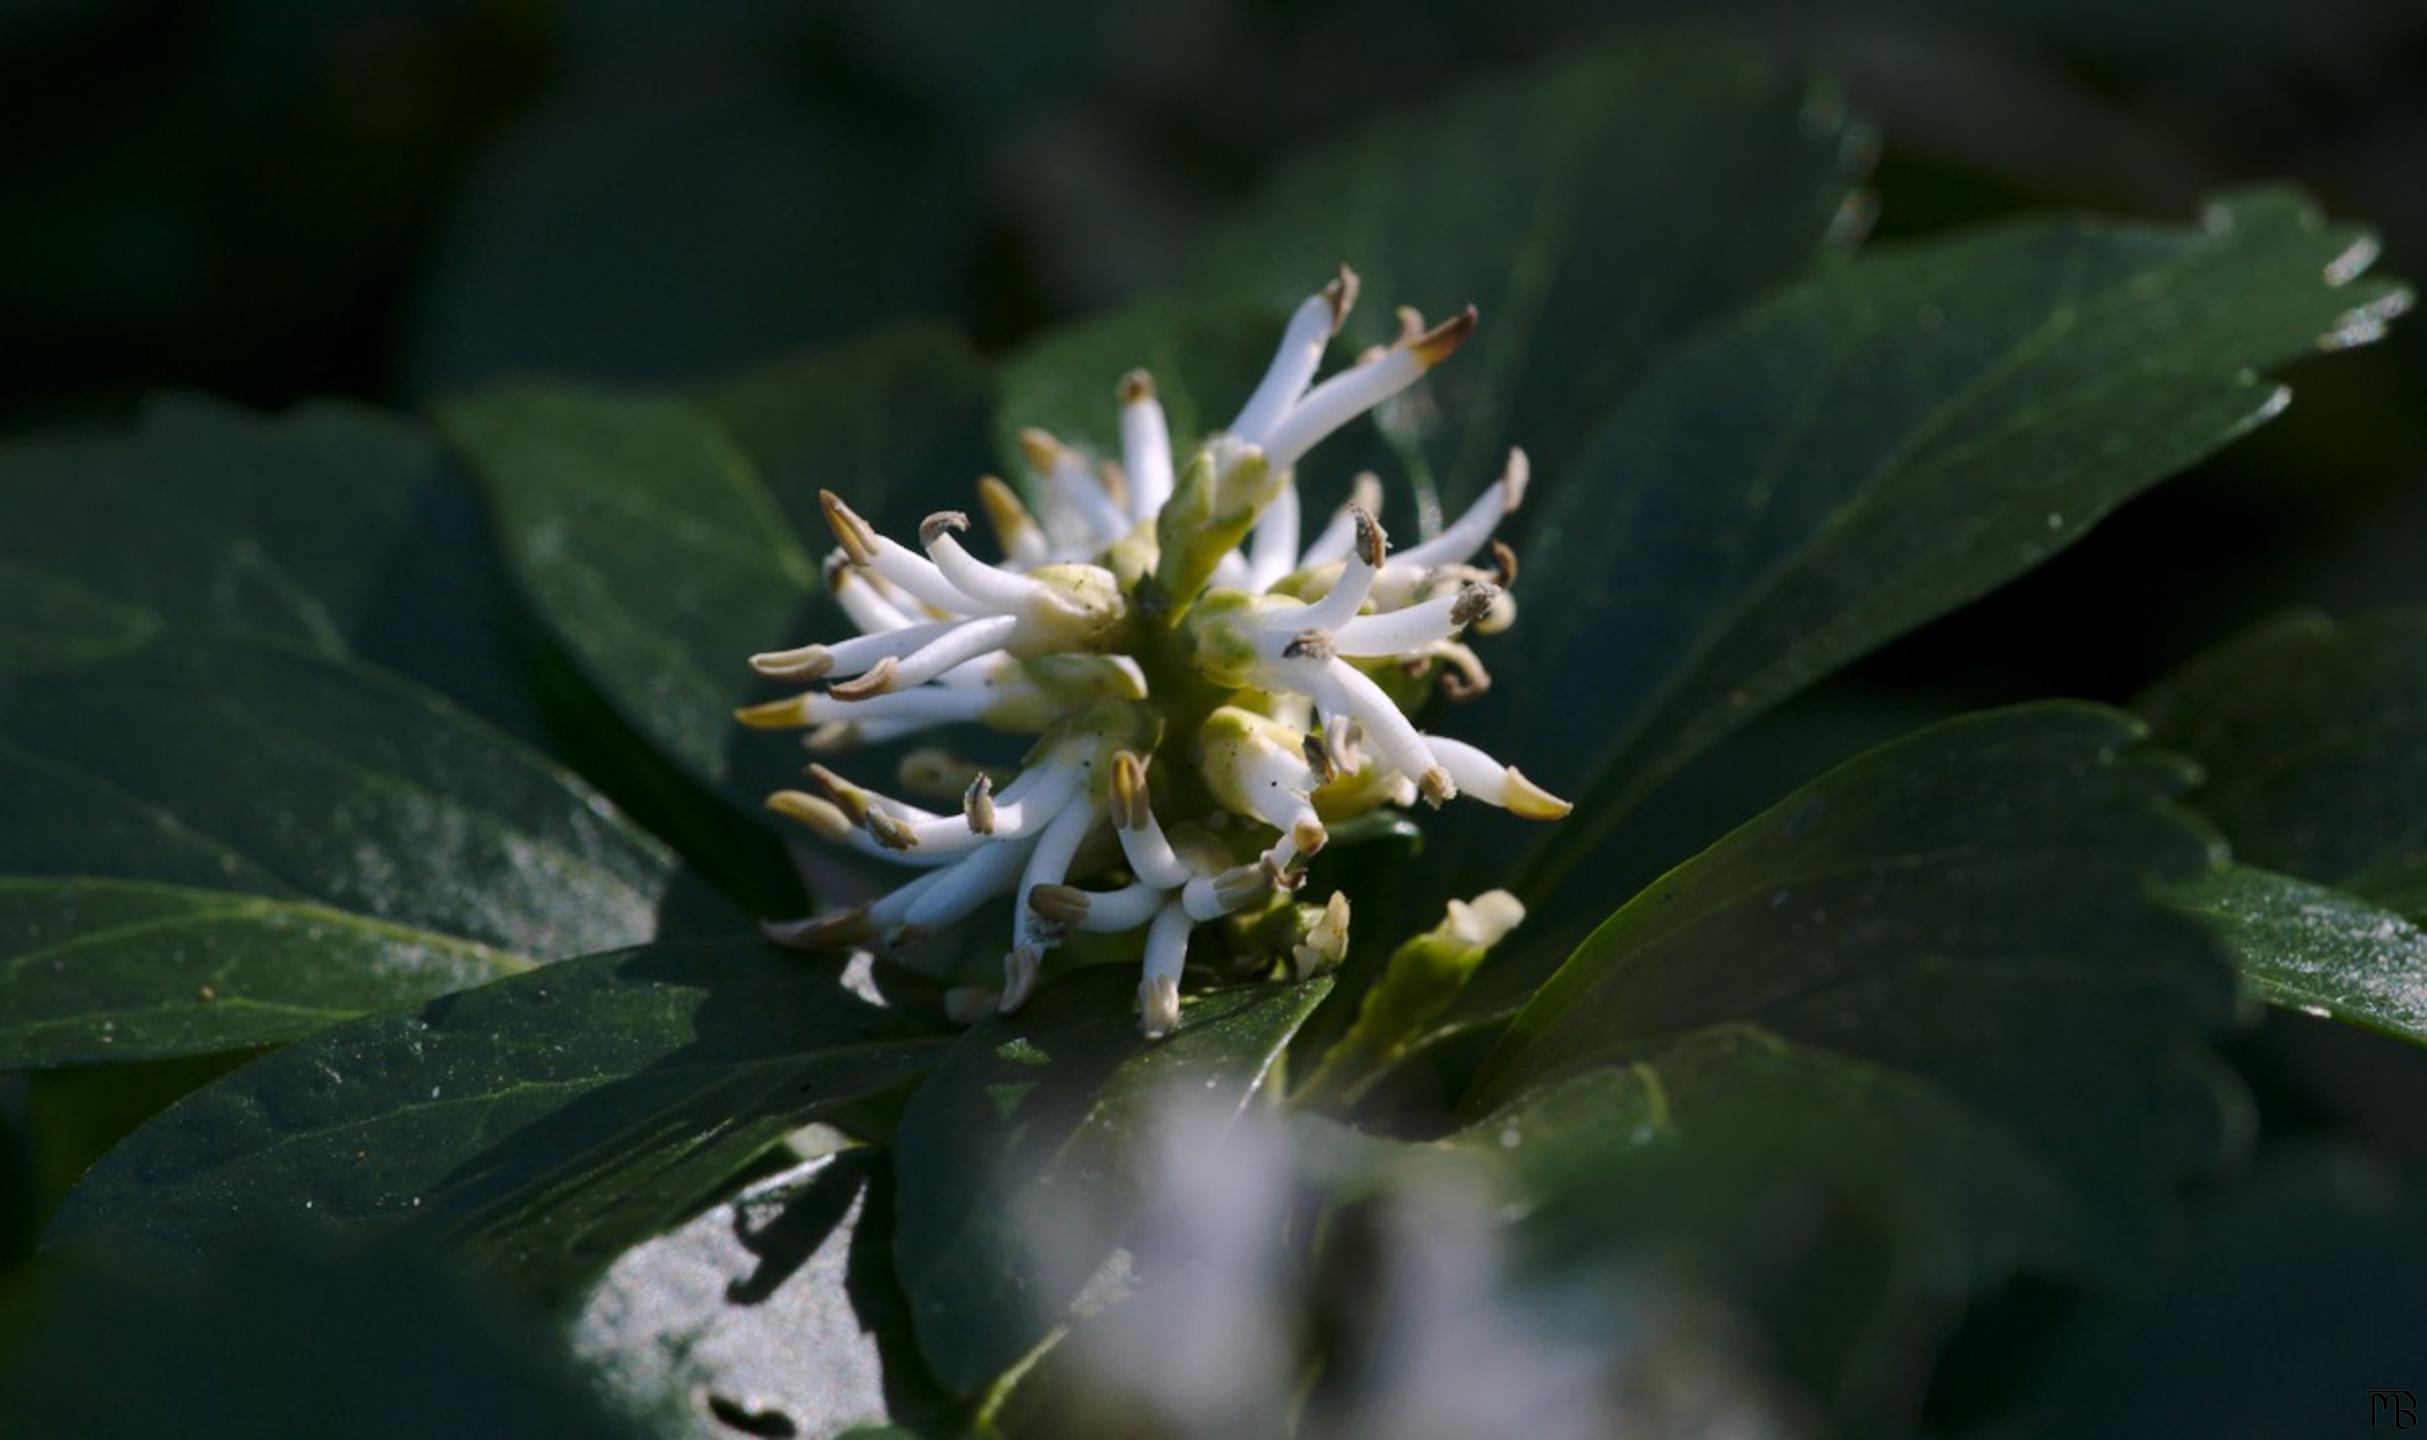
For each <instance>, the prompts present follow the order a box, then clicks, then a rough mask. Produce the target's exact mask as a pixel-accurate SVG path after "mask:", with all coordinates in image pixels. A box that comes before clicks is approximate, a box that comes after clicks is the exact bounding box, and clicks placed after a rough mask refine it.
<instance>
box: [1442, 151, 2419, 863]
mask: <svg viewBox="0 0 2427 1440" xmlns="http://www.w3.org/2000/svg"><path fill="white" fill-rule="evenodd" d="M2373 253H2374V249H2373V242H2371V241H2370V240H2369V239H2368V237H2367V236H2366V235H2364V234H2363V233H2361V232H2359V231H2357V230H2354V229H2351V228H2348V227H2340V226H2330V225H2327V224H2325V223H2324V222H2323V221H2322V220H2320V218H2319V217H2318V215H2317V214H2316V212H2315V211H2314V210H2313V209H2311V208H2310V207H2309V206H2308V205H2307V204H2306V203H2305V202H2303V201H2302V200H2300V199H2299V198H2297V197H2294V196H2290V195H2286V194H2283V193H2279V192H2262V193H2253V194H2244V195H2239V196H2235V197H2231V198H2228V199H2225V200H2222V201H2219V202H2217V203H2216V204H2214V205H2213V206H2211V208H2210V209H2209V211H2208V213H2207V214H2206V216H2205V217H2204V218H2203V221H2202V223H2201V225H2200V226H2199V227H2197V228H2195V229H2186V228H2178V227H2155V226H2142V225H2125V224H2115V223H2110V222H2103V221H2085V220H2074V219H2029V220H2022V221H2017V222H2014V223H2010V224H2005V225H2000V226H1996V227H1993V228H1989V229H1985V230H1982V231H1979V232H1976V233H1974V234H1970V235H1965V236H1959V237H1956V238H1953V239H1949V240H1944V241H1933V242H1928V243H1921V244H1912V245H1906V246H1902V247H1897V248H1895V249H1891V250H1883V251H1877V252H1873V253H1871V254H1869V255H1867V256H1865V257H1864V258H1863V259H1861V260H1858V261H1856V262H1854V263H1852V264H1850V265H1847V266H1845V267H1843V268H1840V269H1837V270H1833V271H1830V272H1828V273H1826V274H1823V275H1819V276H1816V277H1814V278H1812V279H1809V280H1806V281H1804V282H1802V283H1801V284H1799V285H1797V286H1795V287H1794V288H1792V289H1790V290H1788V291H1786V292H1784V293H1782V294H1780V295H1777V296H1775V297H1773V298H1772V299H1769V300H1767V301H1764V302H1762V303H1760V304H1757V305H1754V306H1752V307H1751V308H1749V309H1747V310H1745V311H1743V312H1741V313H1740V314H1738V315H1737V316H1735V317H1734V318H1732V319H1729V320H1726V321H1724V322H1722V323H1720V324H1718V325H1716V326H1714V327H1712V328H1710V329H1708V330H1705V331H1704V332H1702V333H1701V334H1700V335H1698V336H1697V337H1696V338H1695V339H1693V340H1692V341H1690V342H1689V343H1688V344H1686V345H1685V346H1684V347H1682V348H1681V349H1679V350H1678V351H1677V352H1675V353H1674V354H1673V355H1672V356H1671V357H1670V358H1669V359H1667V360H1666V361H1665V362H1664V363H1663V364H1662V365H1661V366H1660V367H1659V370H1658V372H1657V373H1656V374H1655V375H1654V376H1653V377H1652V379H1651V380H1650V381H1648V382H1647V383H1646V384H1645V385H1643V386H1642V387H1641V388H1639V389H1637V390H1636V391H1635V392H1634V393H1633V394H1632V395H1631V396H1630V397H1629V398H1628V400H1627V402H1626V403H1625V404H1624V405H1622V406H1621V407H1619V408H1618V409H1617V410H1616V411H1615V412H1613V413H1612V414H1611V415H1609V416H1608V417H1607V423H1606V425H1605V426H1604V427H1603V428H1602V430H1601V431H1600V433H1599V436H1598V438H1597V439H1596V440H1595V441H1594V442H1593V443H1592V444H1591V445H1590V446H1589V447H1588V449H1587V451H1586V453H1585V454H1584V455H1583V456H1582V458H1580V459H1579V460H1578V462H1577V464H1576V465H1575V467H1574V468H1573V470H1572V472H1571V473H1569V474H1566V475H1562V476H1558V477H1555V478H1553V479H1552V480H1550V481H1549V482H1548V483H1546V484H1544V485H1542V486H1541V487H1540V488H1541V490H1542V492H1543V497H1542V500H1541V501H1540V503H1539V505H1538V506H1537V507H1536V511H1537V513H1536V514H1535V515H1534V517H1533V520H1532V523H1531V525H1530V527H1529V528H1528V530H1527V534H1528V536H1529V537H1530V549H1529V550H1528V553H1527V556H1526V560H1527V566H1526V571H1525V576H1524V578H1523V579H1522V580H1521V581H1520V590H1521V594H1522V595H1531V596H1535V597H1538V598H1536V599H1535V600H1532V601H1530V602H1527V603H1526V605H1525V608H1524V612H1523V615H1522V618H1521V622H1520V627H1519V629H1518V630H1517V631H1516V632H1515V634H1514V636H1513V637H1512V639H1513V642H1514V643H1510V644H1505V645H1501V646H1497V647H1493V648H1491V649H1490V650H1489V651H1488V652H1487V654H1486V658H1487V660H1488V661H1489V662H1490V663H1491V665H1492V666H1493V668H1494V670H1495V672H1496V674H1497V678H1498V684H1497V685H1496V687H1495V689H1494V691H1493V693H1492V694H1491V695H1490V696H1489V697H1488V698H1487V699H1486V700H1485V701H1484V702H1483V703H1482V704H1479V705H1476V706H1472V707H1469V708H1468V709H1467V710H1466V711H1465V712H1463V713H1462V715H1461V717H1460V718H1461V720H1462V722H1464V723H1462V724H1461V726H1460V727H1459V733H1460V734H1461V735H1462V737H1464V738H1466V739H1469V740H1471V741H1473V742H1475V743H1477V744H1481V745H1483V746H1484V747H1485V748H1486V749H1490V750H1494V751H1496V752H1501V753H1510V754H1521V755H1523V756H1524V757H1525V760H1526V769H1527V771H1528V773H1529V774H1532V775H1533V776H1534V777H1535V778H1537V779H1539V780H1541V781H1542V782H1543V783H1544V784H1547V785H1549V786H1551V787H1552V788H1553V789H1554V790H1558V791H1560V792H1561V793H1563V794H1567V795H1570V796H1571V797H1573V798H1574V799H1576V801H1577V802H1578V805H1577V815H1576V817H1575V818H1574V819H1572V820H1570V821H1569V822H1567V824H1566V825H1565V826H1564V827H1562V829H1561V830H1560V831H1559V832H1557V833H1553V834H1550V835H1547V836H1544V835H1539V834H1537V835H1535V836H1530V837H1525V839H1523V840H1519V839H1516V838H1514V832H1513V831H1512V830H1511V829H1510V828H1509V825H1508V824H1507V823H1506V822H1499V817H1490V816H1485V817H1478V818H1477V819H1475V820H1473V821H1470V822H1469V823H1466V824H1462V825H1460V826H1458V827H1455V828H1454V829H1453V830H1451V831H1449V832H1446V833H1444V834H1443V835H1442V836H1441V837H1440V840H1439V843H1437V844H1436V846H1435V854H1436V856H1437V857H1440V859H1439V863H1441V864H1443V865H1444V866H1445V867H1447V868H1448V869H1449V871H1450V873H1451V874H1452V875H1453V876H1454V877H1459V878H1463V879H1465V880H1468V881H1480V880H1483V879H1486V878H1488V877H1490V876H1498V875H1501V874H1505V873H1508V871H1509V868H1510V867H1509V864H1508V861H1507V859H1506V857H1507V855H1508V852H1509V849H1510V847H1511V846H1512V845H1517V844H1525V845H1528V846H1529V847H1530V848H1529V851H1528V856H1527V858H1529V859H1530V860H1531V861H1532V862H1533V863H1530V864H1529V863H1520V864H1519V865H1518V866H1517V867H1516V873H1518V874H1520V875H1523V876H1525V877H1526V879H1525V882H1524V889H1525V890H1526V892H1527V893H1528V894H1530V895H1536V896H1539V895H1542V894H1545V893H1547V892H1548V891H1549V889H1550V888H1551V887H1552V886H1553V885H1555V884H1556V883H1557V882H1558V880H1559V879H1560V878H1561V877H1562V876H1564V875H1567V874H1570V873H1572V872H1574V871H1576V870H1577V869H1578V868H1579V867H1583V866H1587V865H1589V864H1591V863H1592V859H1591V857H1592V856H1593V855H1594V853H1595V847H1596V844H1597V842H1599V841H1600V840H1601V839H1602V838H1604V837H1605V836H1606V835H1608V834H1609V833H1610V832H1611V831H1612V830H1613V829H1614V828H1615V827H1616V826H1617V824H1618V821H1619V820H1620V818H1621V817H1622V816H1623V815H1624V814H1625V813H1626V812H1627V811H1628V810H1629V809H1630V807H1632V806H1633V805H1634V803H1635V802H1636V801H1637V800H1639V799H1640V798H1642V796H1643V795H1644V794H1645V793H1646V792H1648V791H1649V790H1650V789H1652V788H1653V787H1654V786H1656V785H1658V784H1659V783H1660V782H1661V781H1662V780H1663V779H1664V778H1666V777H1667V776H1668V775H1670V774H1671V773H1673V772H1674V771H1675V770H1676V769H1677V768H1678V767H1679V766H1680V765H1681V764H1682V763H1683V762H1684V761H1686V760H1687V759H1689V758H1690V757H1691V756H1693V755H1694V754H1695V753H1697V752H1698V751H1700V750H1702V749H1704V748H1706V747H1707V746H1709V745H1710V744H1711V743H1712V742H1713V741H1715V740H1717V739H1718V738H1719V737H1721V736H1723V735H1725V734H1726V733H1728V732H1729V731H1731V730H1733V729H1734V728H1736V727H1738V726H1740V725H1741V724H1743V723H1744V722H1745V721H1746V720H1747V719H1748V718H1750V717H1751V716H1752V715H1754V714H1755V713H1757V712H1759V711H1760V710H1762V709H1764V708H1766V707H1768V706H1770V705H1773V704H1775V703H1776V702H1778V701H1779V700H1781V699H1783V698H1785V697H1787V696H1788V695H1791V694H1793V693H1794V692H1795V691H1796V690H1798V689H1800V688H1802V687H1804V686H1806V685H1808V684H1810V683H1812V682H1813V681H1814V680H1817V679H1818V678H1820V677H1821V676H1823V675H1825V674H1827V673H1828V672H1829V671H1830V670H1832V669H1835V668H1836V667H1838V666H1840V665H1843V664H1844V663H1846V662H1847V661H1849V660H1851V659H1853V658H1854V657H1856V656H1858V655H1860V654H1862V653H1863V652H1864V651H1866V650H1868V649H1870V648H1872V647H1874V646H1876V645H1878V644H1880V643H1882V642H1883V641H1885V640H1887V639H1889V638H1891V637H1893V636H1895V635H1897V634H1900V633H1902V632H1904V631H1906V630H1908V629H1911V628H1912V627H1914V626H1915V625H1918V624H1920V623H1921V622H1923V621H1925V620H1927V619H1930V618H1932V617H1933V616H1936V615H1938V614H1940V613H1943V612H1944V611H1946V610H1949V609H1952V608H1954V607H1955V606H1957V605H1959V604H1961V603H1962V602H1964V601H1966V600H1969V599H1972V598H1974V597H1975V596H1978V595H1980V594H1983V593H1985V592H1986V591H1988V590H1990V589H1993V588H1995V587H1996V586H1997V585H1999V584H2002V583H2003V582H2005V581H2006V580H2008V579H2011V578H2012V577H2013V576H2015V575H2017V574H2019V573H2021V572H2022V571H2024V570H2027V569H2029V568H2030V567H2031V566H2032V565H2035V564H2037V563H2039V562H2040V561H2042V560H2044V559H2046V558H2047V557H2048V556H2050V555H2052V554H2054V553H2055V552H2056V551H2058V550H2060V549H2062V548H2063V547H2065V546H2066V545H2068V544H2070V543H2071V542H2072V541H2073V540H2075V539H2076V538H2078V537H2079V536H2080V535H2081V534H2082V533H2083V532H2084V531H2086V530H2087V529H2088V528H2089V527H2090V526H2091V525H2092V524H2094V523H2095V522H2096V521H2097V520H2098V519H2099V518H2100V517H2102V516H2103V515H2105V514H2106V513H2107V512H2108V511H2109V510H2111V509H2112V508H2114V507H2115V506H2116V505H2118V504H2120V503H2122V502H2123V501H2124V500H2125V499H2128V498H2129V497H2130V496H2132V495H2133V494H2135V493H2137V492H2139V491H2140V490H2142V489H2144V488H2146V487H2147V486H2149V485H2151V484H2153V483H2155V482H2156V481H2158V480H2160V479H2162V478H2164V477H2165V476H2166V475H2168V474H2171V473H2172V472H2174V471H2176V470H2178V469H2180V468H2181V467H2183V466H2184V465H2187V464H2189V463H2190V462H2192V461H2193V460H2196V459H2198V458H2199V457H2200V456H2202V455H2204V454H2206V453H2208V452H2209V451H2211V450H2213V449H2214V448H2216V447H2217V446H2218V445H2221V444H2223V443H2224V442H2225V441H2227V440H2229V439H2231V438H2233V437H2234V436H2235V435H2238V434H2240V433H2242V432H2243V431H2245V430H2247V429H2248V428H2250V427H2251V426H2252V425H2255V424H2257V423H2259V422H2260V421H2262V420H2264V419H2266V418H2267V417H2268V416H2270V415H2272V414H2274V413H2275V412H2276V411H2277V410H2279V409H2280V408H2281V407H2282V405H2283V403H2284V395H2285V392H2284V391H2283V390H2282V389H2281V388H2280V387H2277V386H2273V385H2269V384H2266V383H2263V382H2261V381H2259V380H2258V379H2256V378H2255V377H2254V376H2253V374H2252V373H2251V372H2252V371H2253V370H2254V369H2258V368H2262V367H2267V366H2274V365H2281V364H2284V363H2286V362H2288V361H2290V360H2292V359H2294V358H2296V357H2298V356H2300V355H2302V354H2304V353H2308V352H2311V351H2313V350H2315V349H2316V348H2318V346H2319V345H2320V344H2321V343H2342V342H2349V341H2355V340H2359V339H2365V338H2368V337H2369V336H2370V335H2372V334H2373V333H2375V330H2376V329H2377V328H2380V327H2381V323H2382V319H2383V317H2384V316H2385V315H2387V314H2390V313H2392V312H2393V311H2395V310H2397V309H2399V308H2400V306H2401V304H2402V303H2403V301H2404V299H2405V296H2404V295H2403V293H2402V292H2401V291H2399V290H2398V289H2396V288H2394V287H2393V286H2391V285H2390V284H2388V283H2385V282H2379V281H2374V280H2367V279H2362V278H2358V272H2359V271H2360V269H2361V268H2362V267H2363V266H2364V265H2365V263H2366V262H2367V260H2368V259H2369V258H2370V257H2371V256H2372V255H2373ZM1613 736H1615V737H1617V738H1616V740H1615V743H1613V738H1612V737H1613ZM1495 822H1499V823H1495Z"/></svg>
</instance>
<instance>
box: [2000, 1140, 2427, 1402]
mask: <svg viewBox="0 0 2427 1440" xmlns="http://www.w3.org/2000/svg"><path fill="white" fill-rule="evenodd" d="M2423 1235H2427V1201H2423V1199H2422V1197H2421V1195H2420V1194H2419V1192H2418V1191H2417V1189H2416V1188H2415V1186H2403V1185H2400V1184H2398V1183H2397V1182H2396V1181H2395V1180H2394V1178H2393V1177H2392V1176H2391V1175H2389V1174H2387V1173H2386V1172H2385V1170H2384V1169H2383V1168H2382V1167H2381V1166H2380V1165H2379V1164H2377V1163H2375V1162H2374V1161H2372V1160H2371V1159H2368V1158H2366V1157H2362V1156H2359V1155H2356V1154H2348V1153H2334V1152H2298V1151H2296V1152H2293V1153H2291V1154H2289V1155H2286V1156H2282V1157H2278V1158H2276V1159H2275V1160H2274V1161H2273V1163H2271V1164H2269V1165H2267V1166H2265V1167H2264V1168H2262V1169H2261V1170H2260V1171H2259V1173H2258V1174H2257V1175H2256V1176H2254V1177H2253V1178H2252V1179H2250V1180H2249V1181H2247V1182H2245V1183H2243V1184H2241V1185H2237V1186H2234V1187H2233V1188H2231V1189H2229V1190H2227V1191H2225V1192H2223V1193H2222V1194H2221V1195H2219V1196H2218V1197H2217V1201H2216V1203H2215V1205H2214V1207H2213V1209H2212V1211H2211V1213H2209V1214H2207V1215H2205V1216H2203V1217H2202V1223H2201V1225H2200V1227H2199V1229H2198V1231H2197V1232H2196V1233H2195V1234H2194V1236H2193V1237H2192V1243H2191V1244H2190V1245H2189V1246H2188V1247H2187V1249H2186V1253H2185V1254H2184V1255H2183V1256H2182V1258H2181V1261H2180V1263H2179V1264H2177V1265H2176V1266H2175V1267H2174V1269H2173V1270H2172V1272H2171V1273H2170V1274H2169V1275H2168V1277H2167V1283H2166V1284H2165V1286H2164V1287H2163V1288H2162V1289H2159V1290H2157V1291H2156V1292H2155V1293H2153V1294H2150V1295H2147V1296H2141V1297H2133V1303H2127V1304H2120V1305H2115V1306H2110V1307H2105V1308H2103V1309H2101V1310H2099V1311H2096V1312H2094V1313H2092V1314H2090V1315H2088V1316H2086V1317H2084V1318H2083V1320H2082V1323H2078V1324H2076V1325H2074V1326H2072V1327H2071V1328H2070V1329H2069V1330H2067V1331H2065V1332H2063V1333H2061V1334H2059V1335H2058V1336H2057V1337H2056V1338H2055V1341H2054V1343H2051V1344H2046V1345H2044V1346H2042V1347H2041V1351H2042V1353H2040V1354H2038V1355H2036V1356H2033V1357H2031V1358H2032V1360H2033V1362H2034V1363H2032V1364H2031V1365H2030V1366H2029V1369H2028V1372H2027V1374H2026V1376H2025V1378H2026V1379H2027V1380H2028V1381H2030V1382H2031V1384H2030V1388H2029V1390H2027V1391H2026V1392H2025V1393H2024V1396H2023V1399H2024V1401H2025V1403H2024V1405H2023V1406H2021V1407H2019V1408H2020V1409H2021V1411H2022V1413H2020V1414H2015V1413H2011V1412H2009V1413H2007V1414H2005V1415H2004V1416H2002V1417H2001V1418H2002V1420H2003V1422H2004V1423H2000V1424H1997V1425H1995V1426H1993V1427H1988V1428H1985V1429H1983V1430H1981V1431H1978V1432H1974V1431H1966V1432H1965V1433H1967V1434H1970V1433H1980V1434H1984V1435H1994V1436H1996V1437H1999V1440H2033V1437H2042V1436H2044V1437H2048V1440H2126V1437H2133V1440H2137V1437H2141V1436H2147V1435H2164V1434H2177V1435H2250V1436H2260V1435H2319V1434H2333V1433H2334V1432H2335V1431H2337V1430H2347V1431H2348V1432H2349V1433H2351V1434H2354V1435H2369V1434H2392V1433H2394V1432H2396V1431H2398V1430H2403V1429H2415V1428H2417V1424H2418V1420H2417V1417H2418V1414H2419V1404H2420V1400H2421V1397H2422V1396H2423V1395H2427V1386H2423V1385H2422V1383H2421V1381H2420V1380H2419V1377H2418V1374H2417V1372H2418V1369H2419V1353H2418V1345H2417V1341H2416V1338H2415V1337H2416V1334H2417V1331H2416V1328H2415V1317H2416V1316H2417V1314H2418V1304H2419V1295H2420V1293H2421V1291H2422V1290H2427V1244H2422V1242H2421V1237H2422V1236H2423ZM2014 1359H2015V1357H2014V1356H2013V1355H2012V1354H2011V1353H2010V1352H2009V1353H2005V1354H2000V1355H1999V1356H1997V1357H1996V1358H1995V1359H1994V1360H1993V1361H1992V1362H1990V1363H1991V1364H1993V1365H1995V1366H1996V1367H1997V1368H1999V1369H2000V1370H2003V1371H2005V1372H2007V1373H2008V1374H2011V1373H2012V1371H2013V1370H2014V1369H2015V1368H2017V1367H2016V1366H2015V1365H2014ZM2405 1420H2407V1421H2408V1422H2409V1423H2407V1424H2405V1423H2403V1422H2404V1421H2405Z"/></svg>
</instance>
